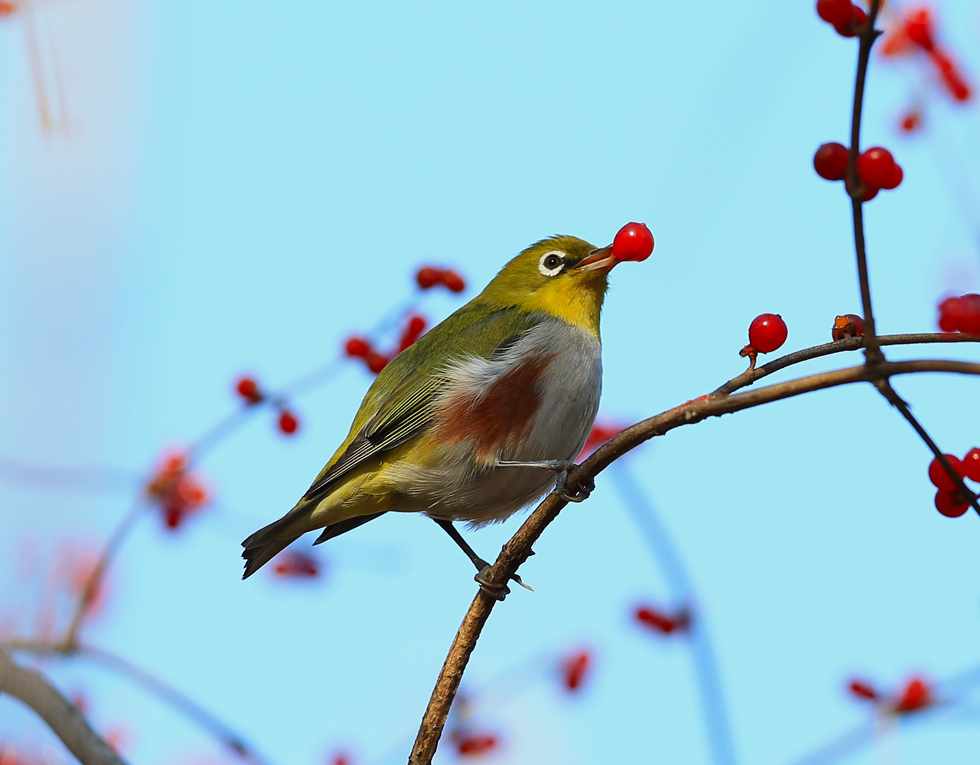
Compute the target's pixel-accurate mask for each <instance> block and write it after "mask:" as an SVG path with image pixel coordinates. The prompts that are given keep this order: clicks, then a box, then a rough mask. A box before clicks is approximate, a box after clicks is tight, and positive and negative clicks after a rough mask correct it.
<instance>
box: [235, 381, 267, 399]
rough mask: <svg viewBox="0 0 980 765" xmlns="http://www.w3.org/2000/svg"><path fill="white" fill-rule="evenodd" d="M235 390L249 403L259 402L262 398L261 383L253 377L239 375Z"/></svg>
mask: <svg viewBox="0 0 980 765" xmlns="http://www.w3.org/2000/svg"><path fill="white" fill-rule="evenodd" d="M235 390H236V391H237V393H238V395H239V396H241V397H242V398H243V399H245V401H246V402H247V403H249V404H257V403H259V402H260V401H261V400H262V392H261V391H260V390H259V384H258V383H257V382H255V379H254V378H252V377H239V378H238V382H237V383H235Z"/></svg>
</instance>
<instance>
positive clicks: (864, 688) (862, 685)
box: [847, 680, 878, 700]
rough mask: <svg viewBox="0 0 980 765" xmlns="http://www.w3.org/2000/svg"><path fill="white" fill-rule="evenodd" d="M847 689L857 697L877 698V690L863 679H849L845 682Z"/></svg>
mask: <svg viewBox="0 0 980 765" xmlns="http://www.w3.org/2000/svg"><path fill="white" fill-rule="evenodd" d="M847 689H848V690H849V691H850V692H851V695H852V696H857V697H858V698H859V699H872V700H874V699H876V698H878V693H877V691H875V689H874V688H872V687H871V684H870V683H866V682H864V681H863V680H851V681H850V682H849V683H848V684H847Z"/></svg>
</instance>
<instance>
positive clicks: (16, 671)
mask: <svg viewBox="0 0 980 765" xmlns="http://www.w3.org/2000/svg"><path fill="white" fill-rule="evenodd" d="M0 693H9V694H10V695H11V696H13V697H14V698H17V699H20V700H21V701H22V702H24V703H25V704H26V705H27V706H29V707H30V708H31V709H33V710H34V711H35V712H37V714H38V716H39V717H40V718H41V719H42V720H44V722H46V723H47V724H48V727H49V728H51V730H52V732H53V733H54V734H55V735H56V736H57V737H58V738H60V739H61V742H62V743H63V744H64V745H65V747H67V749H68V751H70V752H71V753H72V754H73V755H75V757H77V758H78V761H79V762H81V763H82V765H125V761H124V760H122V759H121V758H120V757H119V755H117V754H116V753H115V752H114V751H112V749H111V748H110V747H109V745H108V744H107V743H106V742H105V741H104V740H103V739H102V738H100V737H99V734H98V733H96V732H95V731H94V730H92V728H91V726H90V725H89V724H88V723H87V722H86V721H85V718H84V717H82V713H81V712H79V711H78V707H76V706H75V705H74V704H72V703H71V702H70V701H69V700H68V699H66V698H65V697H64V696H63V695H62V694H61V691H59V690H58V689H57V688H55V687H54V686H53V685H51V683H49V682H48V681H47V680H45V679H44V677H43V676H42V675H40V674H39V673H37V672H35V671H34V670H32V669H25V668H24V667H22V666H20V665H19V664H17V663H16V662H15V661H14V660H13V659H11V658H10V654H8V653H7V652H6V651H5V650H4V649H3V648H2V647H0Z"/></svg>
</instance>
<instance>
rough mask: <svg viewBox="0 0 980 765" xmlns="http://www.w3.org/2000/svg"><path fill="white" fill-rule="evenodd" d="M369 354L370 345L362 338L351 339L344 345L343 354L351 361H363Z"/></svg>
mask: <svg viewBox="0 0 980 765" xmlns="http://www.w3.org/2000/svg"><path fill="white" fill-rule="evenodd" d="M370 352H371V343H370V342H369V341H368V340H367V338H364V337H356V336H355V337H351V338H348V339H347V342H346V343H344V353H345V354H346V355H347V356H350V357H351V358H352V359H363V358H364V357H365V356H367V355H368V354H369V353H370Z"/></svg>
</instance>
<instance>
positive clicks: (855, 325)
mask: <svg viewBox="0 0 980 765" xmlns="http://www.w3.org/2000/svg"><path fill="white" fill-rule="evenodd" d="M830 335H831V337H833V338H834V340H843V339H844V338H845V337H864V319H862V318H861V317H860V316H858V315H857V314H854V313H845V314H844V315H843V316H838V317H836V318H835V319H834V326H833V327H832V328H831V330H830Z"/></svg>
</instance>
